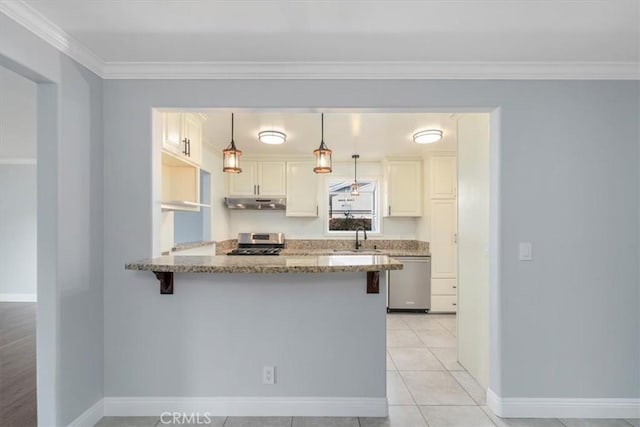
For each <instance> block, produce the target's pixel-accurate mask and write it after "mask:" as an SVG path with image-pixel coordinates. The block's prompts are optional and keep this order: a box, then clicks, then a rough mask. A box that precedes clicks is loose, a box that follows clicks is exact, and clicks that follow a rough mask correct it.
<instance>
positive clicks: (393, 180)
mask: <svg viewBox="0 0 640 427" xmlns="http://www.w3.org/2000/svg"><path fill="white" fill-rule="evenodd" d="M387 174H388V175H387V180H388V182H387V202H388V206H387V212H386V215H387V216H422V162H420V161H419V160H407V161H389V162H388V164H387Z"/></svg>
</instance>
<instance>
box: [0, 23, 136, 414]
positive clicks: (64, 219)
mask: <svg viewBox="0 0 640 427" xmlns="http://www.w3.org/2000/svg"><path fill="white" fill-rule="evenodd" d="M0 64H3V65H5V66H7V67H9V68H11V69H12V70H14V71H19V72H20V73H21V74H23V75H27V76H29V78H31V79H34V81H37V82H38V86H37V99H38V102H37V129H38V130H37V138H38V142H37V155H38V163H37V183H38V184H37V185H38V202H37V205H38V212H37V216H38V313H37V317H38V324H37V350H38V355H37V360H38V362H37V368H38V424H39V425H42V426H47V427H49V426H63V425H68V424H69V423H70V422H71V421H73V420H74V419H75V418H77V417H78V416H79V415H80V414H82V413H83V412H84V411H85V410H86V409H87V408H89V407H90V406H91V405H93V404H94V403H95V402H97V401H98V400H100V399H101V398H102V396H103V378H104V376H103V366H104V335H103V324H104V317H103V271H104V270H103V254H104V250H105V247H104V240H103V223H104V221H103V191H102V188H103V180H104V176H103V151H102V148H103V127H102V81H101V80H100V78H98V77H97V76H96V75H94V74H93V73H91V72H89V71H87V70H86V69H85V68H83V67H82V66H80V65H78V64H77V63H76V62H74V61H72V60H70V59H69V58H68V57H66V56H65V55H63V54H61V53H60V52H58V51H57V50H55V49H54V48H53V47H51V46H50V45H48V44H46V43H45V42H43V41H42V40H41V39H39V38H37V37H36V36H35V35H33V34H32V33H30V32H28V31H27V30H25V29H24V28H23V27H21V26H19V25H18V24H16V23H15V22H14V21H12V20H10V19H9V18H7V17H6V16H5V15H3V14H0ZM113 219H114V220H115V221H117V223H118V224H119V226H120V227H121V228H122V229H123V230H124V229H127V230H128V232H129V233H131V234H132V235H134V234H136V231H135V229H130V228H129V226H130V222H129V221H128V218H127V216H126V215H125V216H122V217H118V218H113ZM111 249H114V248H111Z"/></svg>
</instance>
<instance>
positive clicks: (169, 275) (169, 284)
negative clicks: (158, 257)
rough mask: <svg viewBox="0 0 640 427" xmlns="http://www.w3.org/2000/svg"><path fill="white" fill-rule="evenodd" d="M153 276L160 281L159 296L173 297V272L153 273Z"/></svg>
mask: <svg viewBox="0 0 640 427" xmlns="http://www.w3.org/2000/svg"><path fill="white" fill-rule="evenodd" d="M153 274H155V275H156V279H158V280H160V294H162V295H173V272H166V271H154V272H153Z"/></svg>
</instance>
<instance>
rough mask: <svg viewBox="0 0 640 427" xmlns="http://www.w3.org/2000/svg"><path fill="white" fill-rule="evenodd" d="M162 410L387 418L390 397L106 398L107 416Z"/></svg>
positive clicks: (105, 409) (150, 414)
mask: <svg viewBox="0 0 640 427" xmlns="http://www.w3.org/2000/svg"><path fill="white" fill-rule="evenodd" d="M163 412H181V413H200V414H203V413H205V412H207V413H209V415H211V416H297V417H304V416H308V417H311V416H331V417H386V416H387V399H386V398H385V397H379V398H351V397H337V398H333V397H105V398H104V415H105V416H159V415H160V414H162V413H163Z"/></svg>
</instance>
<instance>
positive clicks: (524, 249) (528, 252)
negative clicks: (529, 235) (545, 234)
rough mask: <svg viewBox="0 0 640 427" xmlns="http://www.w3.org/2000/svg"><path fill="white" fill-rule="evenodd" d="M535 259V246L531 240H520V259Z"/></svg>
mask: <svg viewBox="0 0 640 427" xmlns="http://www.w3.org/2000/svg"><path fill="white" fill-rule="evenodd" d="M531 260H533V248H532V246H531V242H520V261H531Z"/></svg>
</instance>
